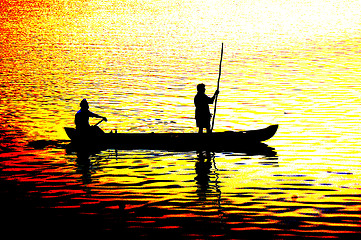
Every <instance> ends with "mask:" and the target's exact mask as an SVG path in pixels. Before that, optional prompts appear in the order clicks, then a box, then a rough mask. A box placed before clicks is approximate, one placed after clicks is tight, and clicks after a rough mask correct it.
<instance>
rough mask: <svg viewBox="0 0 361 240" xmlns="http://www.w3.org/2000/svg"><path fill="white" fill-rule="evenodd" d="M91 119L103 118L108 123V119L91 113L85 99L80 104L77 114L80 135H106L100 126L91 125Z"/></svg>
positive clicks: (76, 120)
mask: <svg viewBox="0 0 361 240" xmlns="http://www.w3.org/2000/svg"><path fill="white" fill-rule="evenodd" d="M90 117H95V118H102V119H103V120H104V121H107V118H106V117H102V116H100V115H98V114H95V113H92V112H91V111H89V104H88V101H87V100H86V99H85V98H84V99H83V100H82V101H81V102H80V110H79V111H78V112H77V113H76V114H75V126H76V131H77V132H78V133H79V134H80V135H95V134H101V133H104V132H103V131H102V130H101V129H100V128H99V127H98V126H90V125H89V118H90Z"/></svg>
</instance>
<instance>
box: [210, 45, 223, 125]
mask: <svg viewBox="0 0 361 240" xmlns="http://www.w3.org/2000/svg"><path fill="white" fill-rule="evenodd" d="M222 58H223V43H222V50H221V61H220V62H219V74H218V82H217V90H218V91H219V81H220V80H221V70H222ZM217 100H218V95H216V99H215V102H214V112H213V119H212V126H211V131H212V130H213V128H214V119H215V117H216V109H217Z"/></svg>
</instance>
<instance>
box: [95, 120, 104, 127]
mask: <svg viewBox="0 0 361 240" xmlns="http://www.w3.org/2000/svg"><path fill="white" fill-rule="evenodd" d="M103 121H104V118H103V119H102V120H100V121H99V122H98V123H96V124H95V125H94V126H98V125H99V124H100V123H101V122H103Z"/></svg>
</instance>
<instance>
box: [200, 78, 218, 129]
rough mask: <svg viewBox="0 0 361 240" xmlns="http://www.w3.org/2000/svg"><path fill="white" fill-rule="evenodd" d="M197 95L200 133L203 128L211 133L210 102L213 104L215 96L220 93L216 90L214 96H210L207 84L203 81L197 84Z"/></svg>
mask: <svg viewBox="0 0 361 240" xmlns="http://www.w3.org/2000/svg"><path fill="white" fill-rule="evenodd" d="M197 91H198V92H197V95H196V96H195V97H194V105H195V106H196V116H195V117H196V123H197V127H198V128H199V130H198V133H203V128H205V129H206V130H207V133H211V116H212V115H211V112H210V111H209V106H208V105H209V104H213V102H214V99H215V97H216V96H217V95H218V94H219V91H218V90H216V91H215V93H214V95H213V97H211V98H210V97H208V96H207V95H206V94H205V92H206V86H205V85H204V84H203V83H200V84H198V85H197Z"/></svg>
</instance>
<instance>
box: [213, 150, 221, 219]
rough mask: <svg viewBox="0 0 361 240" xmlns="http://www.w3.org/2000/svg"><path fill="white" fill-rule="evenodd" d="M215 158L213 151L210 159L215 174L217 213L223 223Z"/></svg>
mask: <svg viewBox="0 0 361 240" xmlns="http://www.w3.org/2000/svg"><path fill="white" fill-rule="evenodd" d="M215 158H216V155H215V153H213V157H212V160H213V166H214V169H215V171H214V175H215V176H216V182H215V185H216V192H217V193H218V213H219V215H220V216H221V223H223V212H222V207H221V197H222V192H221V189H220V188H219V186H218V182H219V181H218V179H219V174H218V172H217V171H218V168H217V166H216V161H215Z"/></svg>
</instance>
